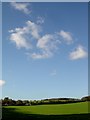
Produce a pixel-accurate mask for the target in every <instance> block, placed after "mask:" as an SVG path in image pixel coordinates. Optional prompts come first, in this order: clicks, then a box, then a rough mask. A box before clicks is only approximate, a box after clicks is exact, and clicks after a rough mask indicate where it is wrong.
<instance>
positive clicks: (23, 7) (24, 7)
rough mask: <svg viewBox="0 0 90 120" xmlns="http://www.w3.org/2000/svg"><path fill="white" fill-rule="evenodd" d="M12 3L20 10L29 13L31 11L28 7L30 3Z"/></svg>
mask: <svg viewBox="0 0 90 120" xmlns="http://www.w3.org/2000/svg"><path fill="white" fill-rule="evenodd" d="M10 4H11V6H12V7H13V8H14V9H16V10H19V11H21V12H23V13H25V14H29V13H30V12H31V10H29V9H28V6H29V4H28V3H19V2H11V3H10Z"/></svg>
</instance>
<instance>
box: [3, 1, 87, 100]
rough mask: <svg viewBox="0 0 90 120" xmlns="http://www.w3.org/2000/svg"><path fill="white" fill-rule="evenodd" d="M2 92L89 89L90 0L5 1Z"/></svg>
mask: <svg viewBox="0 0 90 120" xmlns="http://www.w3.org/2000/svg"><path fill="white" fill-rule="evenodd" d="M2 42H3V56H2V58H3V59H2V60H3V80H4V81H5V84H4V86H3V95H2V97H5V96H9V97H11V98H13V99H43V98H52V97H76V98H80V97H82V96H85V95H87V94H88V88H87V87H88V3H3V41H2Z"/></svg>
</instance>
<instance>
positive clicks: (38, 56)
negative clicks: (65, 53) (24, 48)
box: [31, 52, 51, 59]
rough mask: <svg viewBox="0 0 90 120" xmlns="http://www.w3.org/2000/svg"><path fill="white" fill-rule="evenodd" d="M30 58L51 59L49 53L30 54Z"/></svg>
mask: <svg viewBox="0 0 90 120" xmlns="http://www.w3.org/2000/svg"><path fill="white" fill-rule="evenodd" d="M31 57H32V58H33V59H44V58H49V57H51V53H49V52H48V53H46V52H43V53H32V54H31Z"/></svg>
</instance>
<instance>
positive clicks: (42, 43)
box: [31, 34, 59, 59]
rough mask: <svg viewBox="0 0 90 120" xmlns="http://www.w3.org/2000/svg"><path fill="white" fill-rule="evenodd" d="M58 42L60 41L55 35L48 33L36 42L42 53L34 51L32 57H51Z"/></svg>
mask: <svg viewBox="0 0 90 120" xmlns="http://www.w3.org/2000/svg"><path fill="white" fill-rule="evenodd" d="M58 44H59V41H58V40H57V39H55V35H51V34H46V35H44V36H42V37H41V38H40V39H39V40H38V42H37V44H36V47H37V48H38V49H40V50H41V53H33V54H32V56H31V57H32V58H34V59H41V58H50V57H52V56H53V54H54V53H55V51H56V49H57V48H58Z"/></svg>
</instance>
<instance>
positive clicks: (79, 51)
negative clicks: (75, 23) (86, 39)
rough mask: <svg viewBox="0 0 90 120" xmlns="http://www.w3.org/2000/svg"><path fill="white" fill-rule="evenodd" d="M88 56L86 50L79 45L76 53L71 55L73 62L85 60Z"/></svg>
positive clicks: (73, 52)
mask: <svg viewBox="0 0 90 120" xmlns="http://www.w3.org/2000/svg"><path fill="white" fill-rule="evenodd" d="M87 56H88V53H87V51H86V50H85V49H84V47H83V46H81V45H79V46H78V47H77V48H76V49H75V50H74V51H72V52H71V53H70V56H69V57H70V59H71V60H77V59H81V58H85V57H87Z"/></svg>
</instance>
